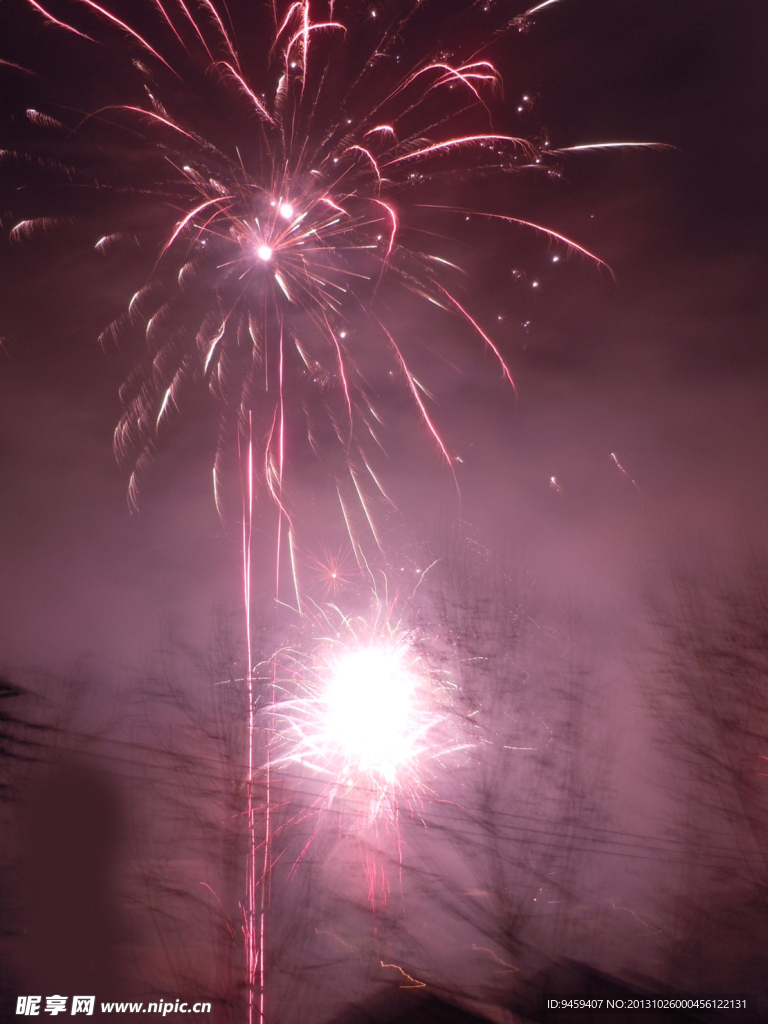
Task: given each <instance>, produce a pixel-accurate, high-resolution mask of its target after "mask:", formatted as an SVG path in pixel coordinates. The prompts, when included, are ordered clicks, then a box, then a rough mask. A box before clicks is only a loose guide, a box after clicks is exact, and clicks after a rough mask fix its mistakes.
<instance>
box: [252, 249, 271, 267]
mask: <svg viewBox="0 0 768 1024" xmlns="http://www.w3.org/2000/svg"><path fill="white" fill-rule="evenodd" d="M256 255H257V256H258V257H259V259H260V260H264V262H265V263H267V262H269V260H271V259H272V250H271V249H270V247H269V246H268V245H260V246H259V248H258V249H257V250H256Z"/></svg>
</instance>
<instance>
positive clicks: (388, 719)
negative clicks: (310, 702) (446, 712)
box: [325, 647, 416, 780]
mask: <svg viewBox="0 0 768 1024" xmlns="http://www.w3.org/2000/svg"><path fill="white" fill-rule="evenodd" d="M403 655H404V651H402V650H398V649H397V648H386V647H383V648H382V647H361V648H359V649H357V650H353V651H349V652H347V653H345V654H344V655H342V656H341V657H340V658H339V659H338V661H336V662H335V664H334V665H333V668H332V671H331V675H330V678H329V680H328V683H327V687H326V693H325V704H326V715H325V728H326V737H327V740H328V741H329V742H330V744H331V745H332V746H333V747H336V748H337V749H338V750H339V752H340V753H341V754H342V756H343V757H344V758H345V760H347V761H348V762H350V763H351V764H353V765H355V766H356V767H357V768H359V769H360V770H362V771H366V772H374V773H376V774H379V775H382V776H384V777H385V778H387V779H388V780H393V779H394V776H395V772H396V770H397V767H398V765H401V764H402V763H403V762H405V761H407V760H409V759H410V758H411V757H412V756H413V754H414V753H415V751H414V741H415V729H414V691H415V688H416V680H415V678H414V676H413V674H412V672H411V671H410V670H409V668H408V666H407V665H405V664H404V663H403Z"/></svg>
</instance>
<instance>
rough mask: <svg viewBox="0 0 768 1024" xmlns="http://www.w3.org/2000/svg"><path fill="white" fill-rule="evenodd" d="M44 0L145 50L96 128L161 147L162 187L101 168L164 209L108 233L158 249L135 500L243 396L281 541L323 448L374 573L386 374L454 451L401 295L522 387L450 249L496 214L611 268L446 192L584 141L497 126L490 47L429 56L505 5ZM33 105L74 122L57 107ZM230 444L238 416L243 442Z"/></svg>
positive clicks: (153, 158) (131, 314) (104, 242)
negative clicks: (188, 409)
mask: <svg viewBox="0 0 768 1024" xmlns="http://www.w3.org/2000/svg"><path fill="white" fill-rule="evenodd" d="M27 2H28V3H29V5H30V6H31V7H32V8H33V9H34V10H35V11H36V12H37V13H38V14H39V15H40V16H41V17H42V18H43V19H44V20H45V21H46V22H47V23H48V24H49V25H50V27H51V30H52V31H55V32H58V33H61V34H64V35H67V36H69V37H70V38H72V39H73V44H74V43H76V44H77V45H78V46H86V47H87V46H88V44H89V41H92V40H95V39H99V40H102V39H103V40H107V39H111V38H112V37H114V36H116V37H117V39H118V41H119V43H120V46H121V50H122V54H123V59H124V58H125V57H129V58H131V62H130V65H128V66H127V67H126V68H125V71H126V75H125V81H126V83H128V82H132V84H131V86H130V89H128V87H127V85H126V91H128V92H130V95H131V99H130V101H127V102H122V103H110V104H108V105H107V106H106V107H103V108H101V109H99V110H94V111H90V112H89V115H88V118H87V122H88V129H89V130H92V128H93V126H94V125H98V126H99V129H98V130H99V131H100V132H101V133H102V135H101V136H100V139H101V141H102V142H103V141H106V140H110V141H111V143H112V145H113V146H114V147H116V148H117V147H118V146H119V150H120V152H124V148H125V138H130V140H131V146H132V147H133V149H134V151H136V149H137V147H138V150H139V151H141V152H143V154H144V156H143V158H142V159H143V163H141V170H140V172H139V173H140V178H141V180H138V181H133V182H131V181H130V180H129V179H126V177H125V174H124V172H122V171H121V173H120V174H116V175H113V178H114V180H99V182H98V188H99V191H100V192H101V194H103V193H104V192H105V191H106V192H109V190H110V189H112V190H114V192H115V193H118V194H119V195H121V196H123V195H124V194H125V193H127V194H128V196H129V198H130V203H129V204H128V205H129V210H128V217H129V218H130V217H131V216H133V217H134V221H135V219H136V218H135V213H136V211H137V209H140V208H141V207H142V206H144V207H145V208H147V210H148V212H149V213H151V216H152V219H153V221H154V226H153V227H151V228H146V227H142V229H141V230H140V231H137V230H136V227H135V224H134V225H132V226H131V229H130V230H122V229H121V225H120V224H119V223H116V224H115V225H113V228H114V230H108V231H106V232H105V233H103V234H102V237H101V238H99V240H98V242H97V243H96V245H97V248H98V249H99V250H100V251H102V252H104V253H105V254H106V253H109V252H111V251H113V250H114V249H116V248H117V247H118V246H119V245H120V244H121V243H126V242H127V243H128V244H129V245H135V244H136V242H137V241H138V242H139V244H140V245H141V246H142V247H143V248H144V249H145V251H146V252H147V253H148V254H151V256H152V269H151V272H150V273H149V274H148V277H147V280H146V282H145V284H144V285H143V286H142V287H140V288H139V289H138V290H137V291H136V293H135V294H134V295H133V297H132V298H131V300H130V302H129V304H128V308H127V310H126V312H125V314H124V315H122V316H121V317H120V318H118V320H117V321H115V322H114V323H113V324H112V325H111V326H110V327H109V329H108V330H107V331H106V332H105V335H104V340H107V339H108V338H111V337H119V336H122V335H129V336H135V333H137V332H139V333H141V334H143V335H144V337H145V341H146V345H145V347H144V353H145V354H144V355H143V356H142V357H141V358H140V359H139V360H138V363H137V367H136V370H135V372H134V373H133V374H132V375H131V377H130V378H129V380H127V381H126V383H125V385H124V387H123V389H122V399H123V403H124V410H125V411H124V414H123V417H122V419H121V421H120V423H119V425H118V428H117V431H116V435H115V444H116V449H117V451H118V453H119V455H120V456H121V457H122V458H124V459H127V460H128V461H129V463H130V464H131V465H132V467H133V473H132V476H131V484H130V497H131V501H133V502H135V500H136V494H137V485H138V480H139V476H140V471H141V469H142V468H143V467H144V465H145V464H146V462H147V459H148V457H149V456H150V454H151V452H152V450H153V449H154V447H155V446H156V444H157V441H158V437H159V434H160V433H161V432H162V430H163V425H164V423H165V421H166V420H167V419H168V418H169V417H171V416H172V415H173V414H174V412H175V411H177V410H179V409H180V408H182V407H183V405H184V400H185V391H186V389H187V388H188V387H193V386H196V385H199V384H200V383H201V382H203V383H204V384H205V385H207V386H208V387H209V388H210V389H211V390H212V391H213V392H214V393H215V394H216V395H217V396H218V397H219V398H220V399H221V400H222V405H221V408H222V410H223V418H224V426H225V428H226V427H228V426H231V427H232V428H233V429H235V430H236V431H237V433H238V434H239V435H240V437H241V439H243V443H245V444H247V445H248V446H251V445H253V465H252V467H251V472H252V474H253V480H254V483H255V484H256V485H257V486H260V487H262V488H264V489H265V490H266V491H267V492H268V493H269V495H270V496H271V498H272V499H273V501H274V503H275V506H276V508H277V510H278V515H279V516H280V518H281V522H284V524H285V526H286V529H285V530H282V531H281V533H282V537H283V538H284V541H283V542H284V543H291V544H292V543H293V539H292V534H293V510H292V502H291V494H290V479H289V477H290V470H291V467H292V466H294V465H296V464H297V463H298V461H299V460H300V459H301V458H302V456H303V453H304V451H305V450H306V451H307V452H309V451H311V452H314V454H315V455H316V456H317V457H318V458H320V459H321V460H323V461H324V462H325V463H326V466H327V468H328V470H329V471H330V474H331V477H332V479H334V480H335V487H336V490H337V492H338V499H339V503H340V512H341V515H342V516H343V520H344V522H345V524H346V526H347V528H348V530H349V532H350V535H351V543H352V546H353V548H354V550H355V554H356V556H357V559H358V561H359V562H360V563H361V564H362V561H363V557H362V554H363V553H362V550H361V543H362V542H361V536H362V534H364V533H365V534H367V536H368V538H369V539H370V538H372V539H373V540H374V541H375V543H376V544H378V543H379V533H378V531H377V523H376V520H377V516H376V509H377V505H381V504H382V503H387V502H389V498H388V496H387V494H386V493H385V489H384V484H383V482H382V476H381V472H380V471H378V470H377V468H376V459H377V454H378V453H379V452H380V450H381V448H382V447H385V440H384V438H385V434H386V420H387V416H386V410H385V409H383V408H382V407H381V396H382V390H383V387H384V385H383V383H382V382H384V381H386V382H387V383H389V382H390V381H392V380H394V381H396V382H400V384H401V386H402V387H403V389H404V391H405V392H406V393H407V394H408V396H409V397H410V400H411V402H412V404H413V407H414V410H415V412H416V414H417V415H418V416H419V417H420V419H421V421H422V423H423V425H424V427H425V430H426V433H427V436H428V437H429V438H431V440H432V441H433V443H434V444H435V446H436V448H437V450H438V452H439V454H440V456H441V457H442V458H443V459H444V460H445V461H446V463H447V464H448V465H449V466H450V467H451V469H453V463H454V459H453V457H452V455H451V452H450V449H449V445H448V442H447V441H446V440H444V438H443V436H442V434H441V432H440V429H439V426H438V417H439V414H438V413H436V411H435V403H434V400H433V397H432V395H431V393H430V390H429V381H428V380H424V379H423V378H422V377H421V376H419V375H417V373H416V371H415V369H414V363H415V362H416V361H417V360H416V359H415V348H414V345H413V342H412V340H411V339H410V338H408V337H403V336H402V332H401V331H400V330H399V327H398V318H397V311H396V308H395V313H394V315H393V307H395V306H396V304H397V303H399V302H401V299H400V298H398V290H400V293H401V296H405V295H411V296H414V297H415V298H416V299H417V300H418V301H420V302H424V303H427V304H428V305H429V306H430V307H431V308H432V309H433V310H441V311H443V313H445V314H449V315H451V316H453V317H455V318H457V319H458V320H459V321H460V322H461V323H463V324H464V327H465V329H466V332H467V334H468V336H470V335H471V336H474V337H475V338H476V339H477V341H478V342H479V343H480V344H481V345H482V346H483V347H484V348H485V349H487V351H488V353H489V355H490V357H491V359H492V360H493V361H495V362H496V363H497V365H498V367H499V372H500V373H501V375H502V377H503V378H504V379H506V380H507V382H508V383H509V384H511V383H512V375H511V372H510V369H509V367H508V366H507V364H506V362H505V360H504V358H503V356H502V353H501V350H500V349H499V347H498V345H497V344H496V342H495V341H494V340H493V338H492V337H491V335H490V334H489V332H488V330H487V329H486V328H485V327H484V326H483V324H482V322H481V317H479V316H478V315H477V314H475V313H474V312H473V311H472V310H471V308H470V307H471V302H470V300H469V299H468V298H467V297H466V296H465V295H464V292H463V288H464V285H463V281H462V272H461V271H460V268H459V267H458V266H456V265H455V263H454V262H453V261H452V260H451V259H449V258H448V256H447V252H449V250H447V249H446V246H445V245H443V244H441V238H443V237H448V236H452V235H454V234H455V233H456V232H457V231H459V232H460V230H461V228H462V225H464V224H465V223H466V219H467V217H468V216H476V215H478V214H479V213H481V214H482V215H483V216H485V217H487V218H488V223H489V224H491V225H492V224H494V223H495V224H498V225H499V227H501V228H505V229H519V230H527V231H530V230H533V231H536V232H538V233H539V234H541V235H542V237H543V238H545V239H546V240H547V241H548V242H549V243H552V244H555V245H556V246H557V247H558V249H559V250H560V251H571V252H576V253H580V254H581V255H583V256H586V257H588V258H590V259H592V260H594V261H595V262H596V263H597V264H600V263H601V261H600V260H599V259H598V257H596V256H594V255H593V254H591V253H589V252H587V250H585V249H584V248H583V247H581V246H579V245H578V244H577V243H575V242H573V241H571V240H570V239H567V238H565V237H564V236H563V235H562V234H560V233H558V232H556V231H554V230H552V229H549V228H547V227H545V226H542V225H538V224H532V223H530V222H529V221H527V220H525V219H524V218H521V217H518V216H517V215H516V214H515V213H514V212H513V211H505V212H504V213H503V214H496V213H494V212H493V211H477V210H469V209H464V208H463V207H461V208H459V207H452V206H450V205H445V204H442V205H441V204H439V203H436V202H435V198H436V197H437V196H439V195H441V194H443V193H441V191H440V190H441V189H443V188H445V185H446V182H448V183H449V184H450V183H451V181H456V182H460V181H461V180H462V179H463V178H466V176H467V175H479V176H483V177H489V176H497V177H501V178H504V177H508V176H509V175H512V174H516V173H522V172H524V171H532V172H536V173H538V172H540V171H541V170H543V169H545V168H547V167H548V166H550V165H551V164H552V162H553V161H557V160H558V159H559V153H560V152H564V151H558V152H555V151H553V150H551V148H550V147H549V146H548V145H547V144H546V143H543V142H537V141H535V140H530V139H526V138H523V137H521V136H519V135H517V134H515V133H513V132H509V131H503V130H497V129H495V127H494V124H493V119H492V117H491V112H492V110H493V107H494V105H496V106H498V97H499V94H500V90H501V76H500V74H499V72H498V70H497V69H496V67H495V66H494V65H493V63H492V62H491V61H490V60H489V59H486V58H485V57H482V56H479V55H478V53H477V52H476V50H475V49H472V48H469V47H467V48H466V52H462V49H463V48H462V47H461V46H457V48H456V52H455V53H454V54H453V55H449V54H448V53H447V52H446V51H444V50H442V49H440V50H438V51H436V52H432V51H429V50H427V51H425V50H424V49H423V47H421V46H420V45H418V40H419V39H421V38H422V37H423V36H424V33H425V29H426V27H429V29H430V31H429V37H430V38H434V25H437V24H439V25H440V26H441V27H442V28H443V29H444V30H445V31H448V30H452V32H453V36H454V38H460V35H461V30H462V26H463V25H464V23H465V22H466V23H467V27H468V28H469V27H472V28H475V29H476V28H477V25H475V21H476V20H477V19H480V22H481V23H482V22H483V20H484V19H487V18H488V17H489V14H488V11H487V9H486V8H487V5H480V4H474V3H467V4H465V5H459V6H458V8H457V12H456V13H454V14H451V13H450V12H446V11H445V10H444V11H443V12H442V13H441V12H440V11H439V10H438V7H439V6H440V5H436V4H434V3H433V4H430V3H429V2H427V0H425V2H423V3H420V4H412V3H402V2H399V0H390V2H387V3H384V4H382V5H380V6H378V7H375V8H374V7H370V6H368V5H360V4H357V3H351V2H348V3H343V2H340V0H336V2H335V3H334V0H316V2H315V3H314V4H311V3H310V0H301V2H294V3H287V2H286V3H284V4H283V3H278V2H277V0H274V3H273V4H272V9H271V14H270V13H269V11H268V10H267V11H264V10H262V11H261V12H260V14H259V15H258V16H253V15H251V17H250V19H248V20H243V22H242V23H241V22H240V21H238V20H237V19H236V13H237V12H236V11H235V10H234V9H233V10H232V11H229V10H227V9H226V7H225V6H224V5H223V4H221V5H220V6H217V5H216V4H215V3H214V2H213V0H198V2H197V3H196V4H194V5H192V4H188V3H185V2H183V0H175V2H173V3H161V2H160V0H151V2H147V3H146V4H144V5H142V8H141V10H140V11H138V12H137V15H136V16H137V19H138V21H137V25H136V26H134V25H133V24H130V23H129V22H127V21H125V20H123V19H122V18H121V17H119V16H118V14H117V13H115V12H114V11H113V10H112V9H111V8H110V6H109V4H106V3H105V4H101V3H96V2H94V0H75V2H74V5H73V4H69V5H67V6H66V8H64V7H63V6H62V5H60V4H59V3H57V0H49V2H47V3H45V4H41V3H38V2H37V0H27ZM254 17H255V20H256V23H255V24H254ZM434 19H438V20H437V21H434ZM472 19H475V21H473V20H472ZM492 27H493V28H497V29H498V28H501V29H504V28H507V29H509V28H514V27H520V24H519V21H518V20H516V19H511V20H509V19H507V22H506V23H504V22H502V23H501V24H500V25H499V24H498V23H496V24H495V25H494V26H490V24H487V25H486V24H482V25H481V28H482V30H483V31H485V32H486V34H490V31H491V28H492ZM254 29H255V30H256V33H255V34H254ZM265 30H268V32H265ZM409 33H410V34H412V35H413V37H414V38H415V39H416V40H417V45H415V46H414V47H408V45H407V40H408V37H409ZM241 39H242V40H243V41H244V42H243V43H241V42H239V40H241ZM245 41H247V42H245ZM139 90H140V92H139ZM141 95H143V97H144V99H143V101H142V100H140V99H138V98H137V97H138V96H141ZM30 117H32V118H33V120H35V122H36V124H38V125H41V126H48V127H52V128H56V127H58V128H60V127H61V123H60V121H59V119H58V118H51V117H49V116H48V115H41V114H40V113H38V112H36V111H32V112H30ZM82 130H83V131H84V130H85V127H83V128H82ZM583 148H590V147H583ZM68 173H71V172H68ZM102 177H103V174H102ZM106 177H107V179H109V175H107V176H106ZM91 184H93V183H92V182H91ZM158 202H159V203H160V206H159V207H158ZM125 212H126V211H125V204H124V205H123V207H122V209H121V218H122V217H123V216H125ZM52 221H53V219H52V218H50V217H46V218H39V217H38V218H35V217H25V218H24V219H23V220H21V221H19V222H18V223H17V224H16V226H15V228H14V229H13V231H12V235H13V237H15V238H19V239H20V238H22V237H27V236H29V235H32V234H34V233H35V232H37V231H39V230H44V231H47V230H50V229H51V225H52ZM229 436H231V430H230V431H229V432H228V431H227V430H226V429H225V430H224V431H223V434H222V438H223V442H222V445H223V446H224V447H225V446H226V438H227V437H229ZM224 447H222V448H221V450H220V452H219V456H218V457H217V459H216V464H215V469H214V491H215V495H216V498H217V501H218V499H219V495H220V494H221V487H220V479H219V477H220V474H221V467H222V464H223V460H224ZM285 538H288V539H287V540H285ZM296 600H297V603H298V594H297V595H296Z"/></svg>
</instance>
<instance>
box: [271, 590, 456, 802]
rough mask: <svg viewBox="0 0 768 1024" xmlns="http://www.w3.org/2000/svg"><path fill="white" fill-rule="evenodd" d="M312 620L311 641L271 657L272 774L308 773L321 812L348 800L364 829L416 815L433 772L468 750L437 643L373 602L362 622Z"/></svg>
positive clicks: (330, 615) (324, 614)
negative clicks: (366, 824)
mask: <svg viewBox="0 0 768 1024" xmlns="http://www.w3.org/2000/svg"><path fill="white" fill-rule="evenodd" d="M314 611H315V612H316V614H315V615H312V616H308V617H310V618H311V621H312V626H311V629H310V631H311V633H312V640H311V641H310V642H307V641H306V640H305V639H303V641H302V642H301V643H300V644H298V645H296V646H294V647H290V648H285V649H283V650H281V651H279V652H277V654H276V655H275V661H276V663H277V672H276V673H275V675H276V680H277V699H276V701H275V703H274V704H273V705H272V706H270V707H269V708H268V709H267V711H266V713H267V714H269V715H270V716H272V717H273V718H274V728H273V735H274V737H275V741H274V748H273V753H272V763H273V765H274V766H276V767H282V768H290V767H291V766H301V767H302V768H303V769H306V772H307V773H308V775H309V777H311V778H314V779H317V780H318V782H319V783H320V790H319V792H318V798H317V803H318V806H321V807H324V808H329V807H331V806H332V805H333V804H334V803H337V804H341V805H342V807H343V805H344V800H345V797H347V796H348V795H349V794H350V793H351V792H352V791H353V790H354V801H353V803H354V809H355V812H356V813H358V812H359V809H360V806H361V804H360V800H361V796H362V797H363V799H364V800H367V806H366V808H365V812H364V816H365V817H366V818H369V819H370V818H375V817H377V816H378V815H380V814H383V815H384V816H385V817H389V818H395V817H396V816H397V813H398V809H399V807H400V806H401V805H402V806H405V807H407V808H408V809H409V810H411V811H414V810H418V807H419V805H420V804H421V802H422V800H423V799H424V797H425V796H426V795H427V794H428V793H429V791H430V784H431V782H432V780H433V779H434V776H435V773H436V771H437V770H438V768H439V767H440V766H442V765H444V764H445V762H446V760H447V759H452V758H454V757H455V755H456V754H457V753H458V752H459V751H460V750H464V749H466V748H467V747H468V746H469V744H468V743H467V741H466V737H462V735H461V729H460V728H459V725H458V721H459V719H458V715H457V694H456V687H455V685H454V684H453V683H452V682H451V680H450V677H449V675H448V674H447V673H446V671H445V670H444V669H443V668H442V667H441V659H440V657H439V654H438V651H437V644H436V639H435V638H434V637H430V636H428V635H426V634H424V633H423V632H421V631H419V630H417V629H408V628H407V627H406V626H405V625H404V623H403V622H401V621H396V620H395V618H394V612H393V609H392V608H391V607H390V608H387V607H385V606H382V605H381V604H380V603H379V602H378V601H376V602H374V606H373V611H372V614H371V615H369V616H367V617H358V618H351V617H348V616H345V615H344V614H343V613H342V612H341V611H340V610H339V609H338V608H337V607H336V606H335V605H328V606H325V607H323V608H319V607H318V606H315V608H314ZM321 627H322V628H321Z"/></svg>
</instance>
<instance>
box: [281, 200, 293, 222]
mask: <svg viewBox="0 0 768 1024" xmlns="http://www.w3.org/2000/svg"><path fill="white" fill-rule="evenodd" d="M280 216H281V217H285V219H286V220H290V219H291V217H292V216H293V207H292V206H291V204H290V203H282V204H281V206H280Z"/></svg>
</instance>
